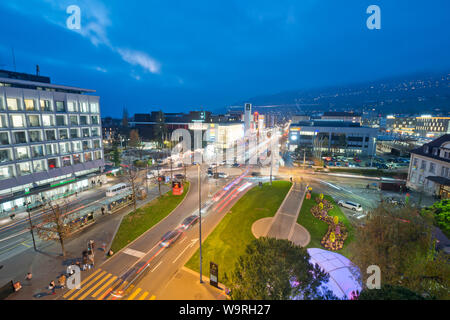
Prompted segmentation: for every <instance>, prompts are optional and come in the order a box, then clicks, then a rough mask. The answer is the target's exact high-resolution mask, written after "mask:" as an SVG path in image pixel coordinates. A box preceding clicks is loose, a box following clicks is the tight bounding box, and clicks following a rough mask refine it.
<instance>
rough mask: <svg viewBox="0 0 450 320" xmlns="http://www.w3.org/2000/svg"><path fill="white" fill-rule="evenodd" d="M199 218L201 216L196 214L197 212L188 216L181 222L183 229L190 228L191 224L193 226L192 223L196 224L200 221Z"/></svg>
mask: <svg viewBox="0 0 450 320" xmlns="http://www.w3.org/2000/svg"><path fill="white" fill-rule="evenodd" d="M198 218H199V216H198V215H196V214H193V215H192V216H189V217H187V218H186V219H184V220H183V222H182V223H181V228H182V229H183V230H187V229H189V227H190V226H192V225H194V224H196V223H197V222H198Z"/></svg>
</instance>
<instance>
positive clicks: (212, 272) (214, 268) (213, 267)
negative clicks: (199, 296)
mask: <svg viewBox="0 0 450 320" xmlns="http://www.w3.org/2000/svg"><path fill="white" fill-rule="evenodd" d="M218 283H219V266H218V265H217V264H215V263H214V262H210V263H209V284H210V285H212V286H214V287H216V288H218Z"/></svg>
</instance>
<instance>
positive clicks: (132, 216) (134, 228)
mask: <svg viewBox="0 0 450 320" xmlns="http://www.w3.org/2000/svg"><path fill="white" fill-rule="evenodd" d="M188 192H189V182H185V184H184V190H183V193H182V194H181V195H174V194H172V192H168V193H166V194H163V195H162V196H161V197H159V198H156V199H154V200H152V201H150V202H149V203H148V204H146V205H144V206H143V207H141V208H139V209H137V210H136V211H134V212H131V213H129V214H128V215H126V216H125V217H124V218H123V219H122V222H121V224H120V227H119V229H118V230H117V233H116V235H115V237H114V240H113V242H112V245H111V250H112V251H113V252H118V251H119V250H120V249H122V248H124V247H125V246H127V245H128V244H130V243H131V242H132V241H133V240H135V239H137V238H138V237H139V236H141V235H142V234H143V233H144V232H146V231H147V230H149V229H150V228H151V227H153V226H154V225H156V224H157V223H158V222H160V221H161V220H162V219H164V218H165V217H167V216H168V215H169V214H170V213H171V212H172V211H173V210H174V209H175V208H176V207H177V206H178V205H179V204H180V203H181V202H182V201H183V200H184V198H185V197H186V194H187V193H188Z"/></svg>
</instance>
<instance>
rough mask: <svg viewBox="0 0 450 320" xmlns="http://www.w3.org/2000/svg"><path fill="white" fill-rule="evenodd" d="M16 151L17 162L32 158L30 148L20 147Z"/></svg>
mask: <svg viewBox="0 0 450 320" xmlns="http://www.w3.org/2000/svg"><path fill="white" fill-rule="evenodd" d="M15 150H16V160H26V159H29V158H30V155H29V153H28V147H18V148H15Z"/></svg>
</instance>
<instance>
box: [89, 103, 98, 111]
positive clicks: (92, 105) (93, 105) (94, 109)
mask: <svg viewBox="0 0 450 320" xmlns="http://www.w3.org/2000/svg"><path fill="white" fill-rule="evenodd" d="M91 112H92V113H99V109H98V103H97V102H95V103H91Z"/></svg>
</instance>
